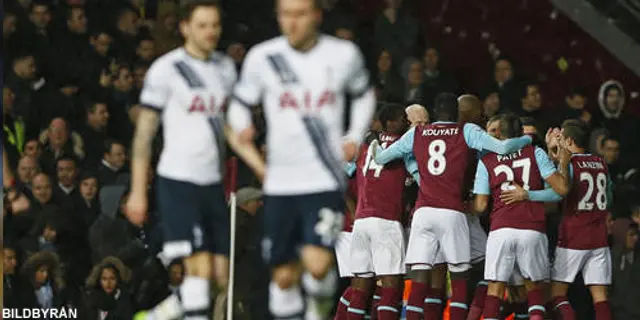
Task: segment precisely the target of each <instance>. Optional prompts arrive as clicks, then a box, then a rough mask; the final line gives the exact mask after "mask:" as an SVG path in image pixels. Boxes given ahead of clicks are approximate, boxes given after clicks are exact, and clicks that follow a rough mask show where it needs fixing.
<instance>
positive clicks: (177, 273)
mask: <svg viewBox="0 0 640 320" xmlns="http://www.w3.org/2000/svg"><path fill="white" fill-rule="evenodd" d="M167 269H168V270H169V291H171V293H173V294H178V289H179V288H180V285H181V284H182V281H183V280H184V265H183V264H182V260H174V261H172V262H171V264H169V267H168V268H167Z"/></svg>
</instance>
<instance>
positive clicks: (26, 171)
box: [18, 156, 40, 184]
mask: <svg viewBox="0 0 640 320" xmlns="http://www.w3.org/2000/svg"><path fill="white" fill-rule="evenodd" d="M38 171H40V170H39V168H38V161H36V159H35V158H33V157H30V156H24V157H22V158H21V159H20V162H18V178H19V179H20V181H21V182H23V183H25V184H29V183H31V181H32V180H33V177H34V176H35V175H36V174H37V173H38Z"/></svg>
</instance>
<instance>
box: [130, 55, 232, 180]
mask: <svg viewBox="0 0 640 320" xmlns="http://www.w3.org/2000/svg"><path fill="white" fill-rule="evenodd" d="M236 78H237V75H236V70H235V65H234V63H233V61H232V60H231V59H230V58H229V57H227V56H225V55H223V54H221V53H218V52H214V53H213V54H212V55H211V57H210V58H209V59H207V60H201V59H197V58H195V57H192V56H190V55H189V54H188V53H187V52H186V51H185V50H184V48H178V49H175V50H172V51H171V52H169V53H167V54H165V55H163V56H162V57H160V58H158V59H157V60H156V61H155V62H154V63H153V64H152V65H151V67H150V68H149V71H148V72H147V75H146V77H145V79H144V87H143V88H142V92H141V94H140V104H141V105H143V106H145V107H150V108H153V109H157V110H158V111H159V112H162V116H161V120H162V124H163V138H164V148H163V149H162V153H161V154H160V162H159V163H158V169H157V173H158V174H159V175H160V176H162V177H164V178H168V179H173V180H179V181H186V182H191V183H195V184H198V185H208V184H214V183H220V181H221V180H222V170H221V168H222V163H221V158H222V157H224V154H223V151H222V150H224V131H223V128H224V127H223V123H224V122H223V119H224V113H223V112H224V110H223V108H224V106H225V104H226V101H227V98H228V97H229V95H230V93H231V90H232V88H233V85H234V83H235V81H236Z"/></svg>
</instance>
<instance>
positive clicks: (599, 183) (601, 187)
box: [578, 172, 607, 211]
mask: <svg viewBox="0 0 640 320" xmlns="http://www.w3.org/2000/svg"><path fill="white" fill-rule="evenodd" d="M593 180H594V179H593V175H592V174H591V173H589V172H581V173H580V182H582V181H586V182H587V184H588V186H587V192H585V194H584V197H582V200H580V202H578V210H581V211H591V210H593V202H592V200H593V199H591V198H592V196H593V191H594V190H593V189H594V187H595V189H596V190H595V191H596V194H595V202H596V206H597V207H598V210H601V211H602V210H606V209H607V175H606V174H604V173H602V172H600V173H598V175H596V178H595V183H594V181H593Z"/></svg>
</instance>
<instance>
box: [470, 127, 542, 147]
mask: <svg viewBox="0 0 640 320" xmlns="http://www.w3.org/2000/svg"><path fill="white" fill-rule="evenodd" d="M464 140H465V141H466V142H467V145H468V146H469V147H470V148H472V149H475V150H478V151H482V150H488V151H491V152H495V153H497V154H507V153H511V152H515V151H517V150H518V149H521V148H523V147H524V146H526V145H529V144H531V141H532V140H531V137H530V136H522V137H519V138H513V139H507V140H498V139H496V138H494V137H492V136H491V135H489V134H488V133H487V132H486V131H484V130H482V128H480V127H479V126H478V125H476V124H473V123H466V124H465V125H464Z"/></svg>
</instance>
